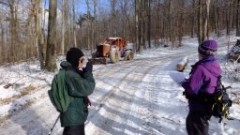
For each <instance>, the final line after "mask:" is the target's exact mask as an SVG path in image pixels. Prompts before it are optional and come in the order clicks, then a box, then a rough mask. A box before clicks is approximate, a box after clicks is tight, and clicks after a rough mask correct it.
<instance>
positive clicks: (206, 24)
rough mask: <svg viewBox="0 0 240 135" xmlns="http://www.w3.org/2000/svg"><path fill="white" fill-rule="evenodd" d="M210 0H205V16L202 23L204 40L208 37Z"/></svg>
mask: <svg viewBox="0 0 240 135" xmlns="http://www.w3.org/2000/svg"><path fill="white" fill-rule="evenodd" d="M210 2H211V0H206V17H205V24H204V40H205V39H209V11H210Z"/></svg>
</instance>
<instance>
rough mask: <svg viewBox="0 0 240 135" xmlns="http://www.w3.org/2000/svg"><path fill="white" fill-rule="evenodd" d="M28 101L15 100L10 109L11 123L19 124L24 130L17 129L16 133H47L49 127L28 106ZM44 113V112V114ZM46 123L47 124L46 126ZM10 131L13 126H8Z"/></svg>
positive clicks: (21, 134) (24, 134)
mask: <svg viewBox="0 0 240 135" xmlns="http://www.w3.org/2000/svg"><path fill="white" fill-rule="evenodd" d="M27 107H28V103H22V102H20V101H14V102H13V103H12V105H11V108H10V109H9V112H8V113H9V119H11V123H14V124H18V125H19V126H20V127H21V129H22V130H19V127H16V126H14V130H16V129H15V128H18V130H17V131H15V133H14V134H15V135H46V134H47V133H48V129H47V128H46V123H45V122H44V120H42V119H41V118H40V116H39V115H38V114H37V113H36V112H35V111H34V110H32V109H29V108H27ZM43 115H44V114H43ZM44 125H45V126H44ZM6 128H7V129H9V132H12V130H11V127H6Z"/></svg>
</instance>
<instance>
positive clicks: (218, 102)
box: [210, 76, 232, 123]
mask: <svg viewBox="0 0 240 135" xmlns="http://www.w3.org/2000/svg"><path fill="white" fill-rule="evenodd" d="M229 88H231V87H230V86H228V87H224V85H223V84H222V82H221V76H220V77H218V87H217V89H216V92H215V93H214V94H213V95H212V97H211V101H210V102H211V114H212V116H214V117H216V118H220V120H219V123H220V122H221V121H222V119H223V118H228V115H229V110H230V107H231V106H232V100H231V99H230V98H229V95H228V93H227V89H229Z"/></svg>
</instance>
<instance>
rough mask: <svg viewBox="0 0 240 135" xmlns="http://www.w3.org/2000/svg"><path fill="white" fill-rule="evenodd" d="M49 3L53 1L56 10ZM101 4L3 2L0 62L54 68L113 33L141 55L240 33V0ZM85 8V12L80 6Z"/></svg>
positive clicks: (59, 0)
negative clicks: (189, 40)
mask: <svg viewBox="0 0 240 135" xmlns="http://www.w3.org/2000/svg"><path fill="white" fill-rule="evenodd" d="M46 2H49V3H50V4H51V5H52V4H53V6H54V13H53V9H50V8H48V7H45V5H47V4H46ZM55 2H56V3H55ZM101 2H102V1H100V0H84V1H83V2H80V0H51V1H47V0H0V10H1V12H0V52H1V57H0V64H4V63H14V62H18V61H22V60H24V61H29V60H32V59H38V60H39V61H40V67H41V69H47V70H49V71H53V70H54V68H50V67H55V66H56V65H55V64H54V63H55V59H56V55H59V54H61V55H64V54H65V53H66V50H67V49H68V48H70V47H73V46H75V47H79V48H86V49H89V50H91V52H93V51H94V49H95V45H96V44H97V43H98V42H100V41H102V40H103V39H105V38H106V37H110V36H121V37H124V38H125V39H127V40H128V41H129V42H133V43H135V44H136V52H137V53H140V52H141V51H142V50H143V49H145V48H150V47H152V46H159V45H163V44H167V45H170V46H172V47H179V46H181V45H182V39H183V36H186V35H189V36H191V37H197V38H198V41H199V42H201V41H203V40H205V39H207V38H209V37H210V36H211V35H212V34H216V35H217V36H221V35H222V34H226V35H229V34H231V32H233V31H236V33H235V34H236V35H238V36H239V35H240V13H239V12H240V0H221V1H220V0H107V1H105V3H101ZM106 2H107V3H108V4H106ZM50 4H49V6H50ZM105 5H107V7H106V6H105ZM84 6H85V7H86V10H80V9H79V8H81V7H84ZM57 7H58V8H57ZM48 14H49V22H47V21H48V19H47V17H48ZM53 14H54V15H53ZM44 18H45V19H44ZM48 23H49V25H48ZM47 25H48V27H46V26H47ZM46 38H48V40H46ZM151 41H155V42H154V44H151V43H152V42H151Z"/></svg>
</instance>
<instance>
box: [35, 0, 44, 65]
mask: <svg viewBox="0 0 240 135" xmlns="http://www.w3.org/2000/svg"><path fill="white" fill-rule="evenodd" d="M41 4H42V0H35V3H34V5H35V6H34V9H35V11H36V12H35V13H34V14H35V16H34V21H35V33H36V37H35V44H36V47H37V53H38V59H39V61H40V68H41V69H44V56H43V54H44V53H43V44H44V41H43V36H42V29H41V24H40V21H41V16H42V14H41V12H42V11H41Z"/></svg>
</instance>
